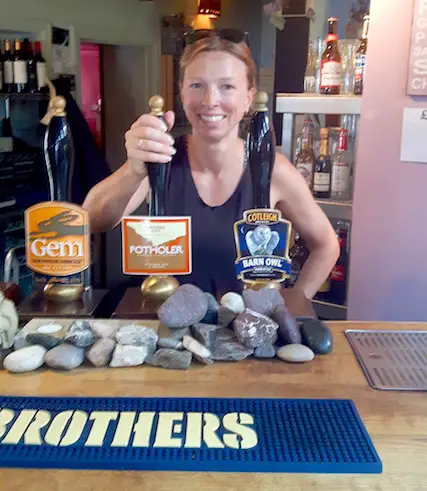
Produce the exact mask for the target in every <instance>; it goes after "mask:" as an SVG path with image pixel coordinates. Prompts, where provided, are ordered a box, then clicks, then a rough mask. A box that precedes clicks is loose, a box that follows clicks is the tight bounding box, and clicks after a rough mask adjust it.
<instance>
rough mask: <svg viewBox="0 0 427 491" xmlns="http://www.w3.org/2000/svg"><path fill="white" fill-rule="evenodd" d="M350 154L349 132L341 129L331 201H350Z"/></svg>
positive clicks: (333, 167) (335, 158) (333, 163)
mask: <svg viewBox="0 0 427 491" xmlns="http://www.w3.org/2000/svg"><path fill="white" fill-rule="evenodd" d="M350 162H351V160H350V154H349V152H348V131H347V130H346V129H344V128H341V129H340V131H339V135H338V150H337V152H336V154H335V155H334V157H333V160H332V181H331V199H333V200H336V201H347V200H349V199H350V168H351V165H350Z"/></svg>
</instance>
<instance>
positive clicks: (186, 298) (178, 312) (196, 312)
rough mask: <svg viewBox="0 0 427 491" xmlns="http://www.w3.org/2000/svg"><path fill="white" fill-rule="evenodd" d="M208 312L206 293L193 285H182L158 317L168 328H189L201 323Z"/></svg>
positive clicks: (158, 313) (164, 305)
mask: <svg viewBox="0 0 427 491" xmlns="http://www.w3.org/2000/svg"><path fill="white" fill-rule="evenodd" d="M207 311H208V299H207V298H206V295H205V293H204V292H203V291H202V290H200V288H198V287H197V286H194V285H191V284H185V285H181V286H180V287H179V288H178V290H177V291H176V292H175V293H174V294H173V295H171V296H170V297H169V298H168V299H167V300H166V301H165V302H164V303H163V304H162V305H161V306H160V308H159V310H158V312H157V315H158V317H159V319H160V321H161V322H162V323H163V324H164V325H165V326H168V327H177V328H178V327H189V326H192V325H193V324H196V323H197V322H200V321H201V320H202V319H203V317H205V315H206V312H207Z"/></svg>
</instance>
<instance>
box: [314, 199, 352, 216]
mask: <svg viewBox="0 0 427 491" xmlns="http://www.w3.org/2000/svg"><path fill="white" fill-rule="evenodd" d="M315 201H316V203H318V204H319V205H320V207H321V208H322V210H323V211H324V212H325V213H326V215H327V216H328V217H329V218H339V219H341V220H351V219H352V215H353V208H352V206H353V203H352V202H351V201H333V200H327V199H315Z"/></svg>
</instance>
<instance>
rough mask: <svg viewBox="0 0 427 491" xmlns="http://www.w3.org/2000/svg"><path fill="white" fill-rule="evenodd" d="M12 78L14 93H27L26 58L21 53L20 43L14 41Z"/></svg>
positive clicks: (17, 40)
mask: <svg viewBox="0 0 427 491" xmlns="http://www.w3.org/2000/svg"><path fill="white" fill-rule="evenodd" d="M13 76H14V82H15V92H27V89H28V72H27V58H26V56H25V53H24V52H22V51H21V41H20V40H19V39H15V56H14V57H13Z"/></svg>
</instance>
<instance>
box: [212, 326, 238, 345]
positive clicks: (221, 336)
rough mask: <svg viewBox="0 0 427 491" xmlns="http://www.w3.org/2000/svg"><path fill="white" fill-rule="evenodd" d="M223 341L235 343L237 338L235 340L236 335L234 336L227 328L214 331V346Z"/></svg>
mask: <svg viewBox="0 0 427 491" xmlns="http://www.w3.org/2000/svg"><path fill="white" fill-rule="evenodd" d="M224 341H237V338H236V335H235V334H234V331H232V330H231V329H228V327H220V328H219V329H218V330H217V331H216V339H215V344H216V343H221V342H224Z"/></svg>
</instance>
